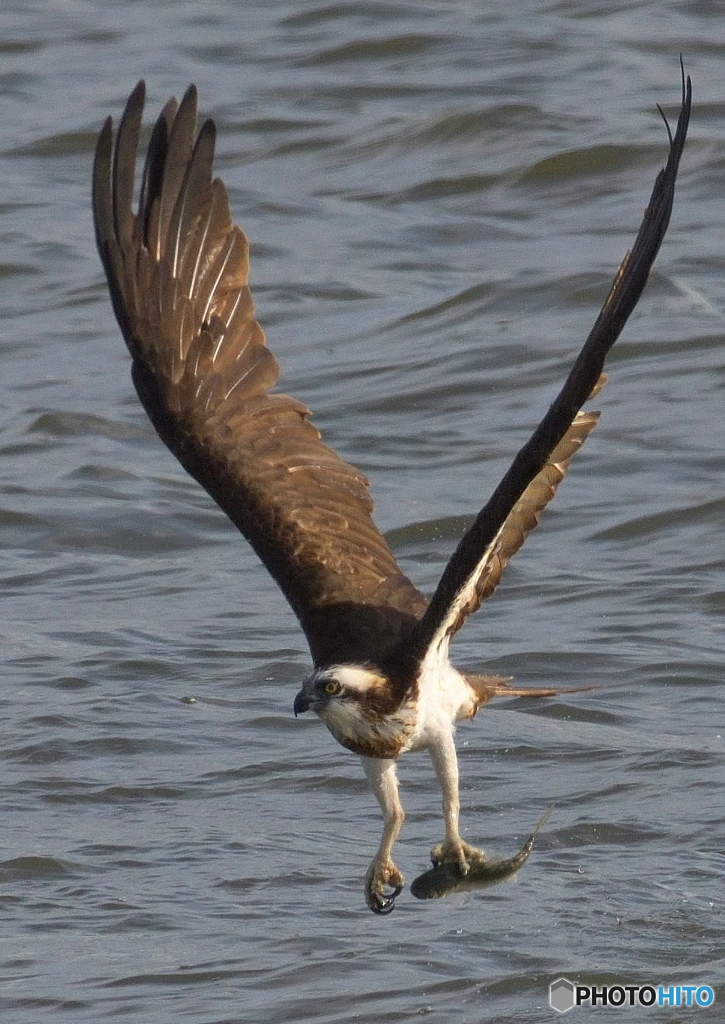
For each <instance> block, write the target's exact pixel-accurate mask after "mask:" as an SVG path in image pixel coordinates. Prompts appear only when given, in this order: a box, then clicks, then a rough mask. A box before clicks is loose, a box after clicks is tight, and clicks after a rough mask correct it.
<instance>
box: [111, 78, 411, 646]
mask: <svg viewBox="0 0 725 1024" xmlns="http://www.w3.org/2000/svg"><path fill="white" fill-rule="evenodd" d="M144 96H145V88H144V83H143V82H140V83H139V84H138V85H137V87H136V89H134V91H133V93H132V94H131V97H130V99H129V101H128V104H127V106H126V110H125V113H124V115H123V118H122V120H121V123H120V126H119V129H118V133H117V136H116V141H115V147H114V146H113V131H112V122H111V119H110V118H109V119H108V120H107V121H106V123H105V125H104V127H103V130H102V131H101V134H100V136H99V139H98V145H97V149H96V158H95V164H94V171H93V213H94V219H95V227H96V240H97V243H98V250H99V252H100V255H101V260H102V261H103V266H104V268H105V271H106V275H107V277H108V285H109V288H110V292H111V301H112V303H113V308H114V311H115V313H116V317H117V319H118V322H119V324H120V326H121V330H122V331H123V334H124V337H125V339H126V341H127V343H128V347H129V349H130V352H131V355H132V356H133V379H134V383H135V385H136V389H137V391H138V394H139V397H140V399H141V401H142V402H143V405H144V407H145V409H146V412H147V413H148V415H149V417H150V419H151V421H152V422H153V424H154V426H155V427H156V429H157V430H158V432H159V434H160V435H161V438H162V439H163V440H164V441H165V443H166V444H167V445H168V447H169V448H170V449H171V451H172V452H173V453H174V455H176V457H177V458H178V459H179V461H180V462H181V464H182V465H183V466H184V467H185V468H186V469H187V470H188V471H189V473H191V475H192V476H193V477H194V478H195V479H196V480H198V481H199V483H200V484H201V485H202V486H203V487H205V488H206V490H207V491H208V492H209V494H211V496H212V497H213V498H214V500H215V501H216V502H217V503H218V504H219V505H220V506H221V508H222V509H223V510H224V511H225V512H226V514H227V515H228V516H229V518H230V519H231V520H232V522H233V523H234V524H235V525H236V526H237V527H238V528H239V530H241V532H242V533H243V534H244V536H245V537H246V538H247V539H248V540H249V542H250V543H251V544H252V546H253V547H254V549H255V551H256V552H257V554H258V555H259V556H260V558H261V559H262V561H263V562H264V564H265V565H266V566H267V568H268V569H269V571H270V572H271V573H272V575H273V577H274V578H275V580H276V581H277V583H278V584H279V586H280V587H281V589H282V591H283V592H284V594H285V596H286V597H287V600H288V601H289V602H290V604H291V605H292V608H293V609H294V611H295V612H296V614H297V616H298V618H299V619H300V622H301V624H302V626H303V628H304V630H305V633H306V635H307V639H308V641H309V644H310V649H311V651H312V656H313V658H314V660H315V663H316V664H318V665H321V664H329V663H331V662H335V661H340V660H345V661H349V660H350V659H351V658H354V659H355V660H358V661H361V660H362V661H364V660H367V659H371V658H373V656H375V655H377V654H379V653H380V652H381V651H384V650H385V648H386V647H388V646H390V645H391V644H393V643H394V641H395V640H396V639H398V638H399V637H400V635H401V631H405V632H407V631H409V630H410V628H411V626H412V624H413V623H414V622H415V621H416V619H417V618H418V617H419V616H420V615H421V614H422V613H423V611H424V610H425V607H426V601H425V599H424V598H423V596H422V595H421V594H420V593H419V591H418V590H417V589H416V588H415V587H414V586H413V584H412V583H411V582H410V581H409V580H408V579H407V578H406V577H405V576H403V575H402V574H401V572H400V569H399V568H398V565H397V563H396V561H395V558H394V557H393V555H392V553H391V551H390V550H389V548H388V546H387V544H386V543H385V541H384V539H383V537H382V536H381V534H380V533H379V531H378V529H377V527H376V526H375V524H374V522H373V520H372V515H371V513H372V508H373V504H372V501H371V498H370V495H369V492H368V482H367V480H366V479H365V477H364V476H363V474H362V473H360V472H358V470H356V469H355V468H354V467H353V466H350V465H349V464H348V463H346V462H343V461H342V460H341V459H340V458H338V456H337V455H335V453H334V452H333V451H331V450H330V449H329V448H328V447H327V446H326V445H324V444H323V443H322V441H321V440H320V435H319V433H318V431H317V430H316V429H315V427H314V426H313V425H312V424H311V423H310V422H309V420H308V419H307V417H308V415H309V410H308V409H306V408H305V406H304V405H303V404H302V403H301V402H298V401H296V400H295V399H294V398H289V397H288V396H286V395H280V394H273V395H270V394H269V393H268V392H269V390H270V388H271V387H272V386H273V385H274V384H275V383H276V381H277V377H278V373H279V368H278V366H277V363H276V361H275V359H274V357H273V356H272V354H271V353H270V351H269V349H268V348H267V347H266V345H265V339H264V334H263V332H262V329H261V327H260V326H259V324H258V323H257V321H256V320H255V318H254V306H253V303H252V297H251V294H250V291H249V288H248V286H247V275H248V266H249V260H248V245H247V240H246V238H245V236H244V234H243V233H242V232H241V231H240V229H239V228H238V227H235V226H234V225H233V224H232V220H231V216H230V213H229V201H228V198H227V193H226V190H225V188H224V185H223V184H222V182H221V181H220V180H219V179H214V180H212V162H213V157H214V143H215V126H214V123H213V122H212V121H207V122H206V123H205V124H204V125H203V126H202V128H201V131H200V132H199V134H198V137H197V138H196V140H195V138H194V136H195V131H196V90H195V88H194V87H193V86H192V87H191V88H190V89H189V90H188V92H187V93H186V95H185V96H184V99H183V100H182V102H181V104H180V105H179V106H178V107H177V104H176V101H175V100H170V101H169V103H167V104H166V106H165V107H164V110H163V112H162V114H161V116H160V117H159V119H158V121H157V123H156V127H155V129H154V131H153V134H152V136H151V140H150V143H149V148H148V154H147V157H146V165H145V168H144V172H143V178H142V183H141V191H140V198H139V204H138V212H137V213H136V214H134V212H133V208H132V204H133V191H134V177H135V167H136V155H137V148H138V138H139V131H140V125H141V117H142V113H143V104H144Z"/></svg>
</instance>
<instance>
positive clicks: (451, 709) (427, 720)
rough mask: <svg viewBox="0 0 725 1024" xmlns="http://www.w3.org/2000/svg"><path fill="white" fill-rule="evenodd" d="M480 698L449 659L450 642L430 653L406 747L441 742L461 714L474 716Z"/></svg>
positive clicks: (462, 715) (411, 747)
mask: <svg viewBox="0 0 725 1024" xmlns="http://www.w3.org/2000/svg"><path fill="white" fill-rule="evenodd" d="M476 705H477V701H476V697H475V694H474V693H473V691H472V690H471V687H470V686H469V685H468V683H467V682H466V680H465V679H464V678H463V676H462V675H461V673H460V672H458V671H457V670H456V669H455V668H454V667H453V666H452V665H451V663H450V661H449V660H448V644H447V643H445V644H441V645H440V646H439V647H437V648H435V649H433V650H431V651H429V652H428V654H427V655H426V657H425V659H424V660H423V663H422V665H421V673H420V676H419V680H418V716H417V723H416V727H415V730H414V731H413V733H412V735H411V738H410V740H409V742H408V743H407V744H406V747H405V749H406V750H422V749H424V748H425V747H429V746H431V745H438V743H439V742H440V737H441V735H442V734H444V733H448V734H450V733H452V732H453V730H454V728H455V723H456V722H457V721H459V720H460V719H461V718H470V717H471V715H472V714H473V712H474V711H475V709H476Z"/></svg>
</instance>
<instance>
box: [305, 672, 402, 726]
mask: <svg viewBox="0 0 725 1024" xmlns="http://www.w3.org/2000/svg"><path fill="white" fill-rule="evenodd" d="M387 685H388V680H387V679H386V678H385V677H384V676H382V675H381V674H380V673H379V672H376V671H375V670H374V669H371V668H365V667H364V666H362V665H332V666H331V667H329V668H323V669H317V670H316V671H314V672H312V673H311V674H310V675H309V676H307V678H306V679H304V680H303V682H302V689H301V690H300V691H299V693H298V694H297V696H296V697H295V702H294V713H295V716H297V715H301V714H303V713H304V712H305V711H314V712H315V714H316V715H319V717H320V718H322V719H323V721H327V720H328V719H330V718H336V717H338V716H340V715H343V716H344V715H345V709H346V708H347V709H348V713H353V714H354V712H355V709H357V708H359V706H360V704H361V703H363V702H364V701H365V700H366V699H370V698H371V697H373V696H374V695H379V694H380V693H381V691H382V690H384V689H386V688H387Z"/></svg>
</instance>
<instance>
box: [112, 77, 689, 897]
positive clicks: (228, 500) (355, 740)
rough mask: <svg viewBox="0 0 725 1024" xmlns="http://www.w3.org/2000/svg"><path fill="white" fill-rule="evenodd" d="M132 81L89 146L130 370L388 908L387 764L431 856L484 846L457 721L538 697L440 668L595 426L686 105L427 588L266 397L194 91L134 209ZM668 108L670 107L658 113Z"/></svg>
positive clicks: (374, 892)
mask: <svg viewBox="0 0 725 1024" xmlns="http://www.w3.org/2000/svg"><path fill="white" fill-rule="evenodd" d="M144 98H145V86H144V83H143V82H139V84H138V85H137V86H136V88H135V89H134V90H133V92H132V93H131V96H130V98H129V100H128V103H127V104H126V108H125V112H124V114H123V116H122V118H121V121H120V124H119V126H118V131H117V132H116V136H115V142H114V137H113V124H112V120H111V118H110V117H109V118H108V119H107V121H106V123H105V124H104V126H103V129H102V131H101V133H100V135H99V138H98V144H97V147H96V154H95V162H94V169H93V216H94V222H95V232H96V241H97V244H98V250H99V253H100V256H101V260H102V262H103V267H104V269H105V272H106V276H107V278H108V287H109V289H110V294H111V302H112V304H113V310H114V312H115V314H116V318H117V320H118V323H119V325H120V327H121V331H122V332H123V335H124V338H125V339H126V343H127V345H128V348H129V350H130V353H131V357H132V361H133V362H132V375H133V382H134V385H135V387H136V390H137V392H138V396H139V398H140V400H141V402H142V404H143V406H144V408H145V410H146V412H147V413H148V416H149V418H150V420H151V422H152V423H153V425H154V427H155V428H156V430H157V431H158V433H159V435H160V436H161V439H162V440H163V441H164V442H165V443H166V445H168V447H169V448H170V449H171V451H172V452H173V453H174V455H175V456H176V457H177V459H178V460H179V461H180V462H181V464H182V466H183V467H184V468H185V469H186V470H187V471H188V472H189V473H190V474H191V475H192V476H193V477H194V478H195V479H196V480H197V481H198V482H199V483H200V484H201V485H202V487H204V488H205V489H206V490H207V491H208V492H209V494H210V495H211V497H212V498H213V499H214V500H215V501H216V502H217V504H218V505H219V506H220V507H221V509H222V510H223V511H224V512H225V513H226V514H227V515H228V516H229V518H230V519H231V521H232V522H233V523H234V525H235V526H236V527H237V528H238V529H239V530H240V531H241V532H242V533H243V534H244V536H245V537H246V538H247V540H248V541H249V543H250V544H251V545H252V547H253V548H254V550H255V551H256V552H257V554H258V555H259V557H260V558H261V560H262V562H263V563H264V564H265V566H266V567H267V569H268V570H269V572H270V573H271V574H272V576H273V577H274V579H275V580H276V582H277V584H278V586H279V587H280V589H281V590H282V592H283V594H284V595H285V597H286V598H287V600H288V601H289V603H290V605H291V606H292V608H293V610H294V612H295V614H296V615H297V618H298V619H299V621H300V624H301V626H302V629H303V630H304V632H305V636H306V638H307V641H308V644H309V647H310V652H311V655H312V663H313V668H312V671H311V672H310V674H309V675H308V676H307V677H306V678H305V679H304V680H303V681H302V686H301V689H300V691H299V693H298V694H297V696H296V697H295V700H294V712H295V714H301V713H302V712H305V711H314V712H315V713H316V714H317V715H318V716H319V718H321V719H322V721H323V722H324V723H325V725H326V726H327V727H328V729H329V730H330V732H331V733H332V735H333V736H334V737H335V739H336V740H338V742H339V743H341V744H342V745H343V746H344V747H347V748H348V749H349V750H351V751H353V752H354V753H356V754H359V755H360V757H361V760H362V764H363V768H364V770H365V774H366V775H367V778H368V779H369V781H370V784H371V787H372V789H373V792H374V793H375V796H376V797H377V799H378V801H379V803H380V807H381V810H382V814H383V833H382V838H381V840H380V845H379V847H378V849H377V852H376V853H375V856H374V857H373V859H372V862H371V864H370V867H369V869H368V871H367V874H366V876H365V898H366V902H367V905H368V906H369V907H370V909H371V910H373V911H374V912H376V913H383V914H384V913H389V912H390V911H391V910H392V909H393V908H394V906H395V899H396V897H397V896H398V895H399V893H400V891H401V889H402V886H403V876H402V874H401V872H400V871H399V870H398V868H397V867H396V866H395V864H394V862H393V859H392V849H393V845H394V843H395V841H396V839H397V837H398V833H399V832H400V828H401V825H402V822H403V818H404V812H403V808H402V805H401V802H400V798H399V795H398V782H397V776H396V761H397V759H398V758H399V757H400V756H401V754H404V753H406V752H407V751H414V750H422V749H425V750H428V751H429V753H430V756H431V759H432V762H433V766H434V769H435V773H436V775H437V778H438V781H439V784H440V787H441V793H442V803H443V819H444V823H445V837H444V839H443V841H442V842H441V843H439V844H438V845H437V846H434V847H433V850H432V851H431V857H432V859H433V862H434V864H435V863H446V862H454V863H457V864H458V865H459V868H460V871H461V872H462V873H464V874H465V873H467V872H468V871H469V869H470V868H471V866H472V865H473V864H480V863H481V862H482V860H483V858H484V856H485V855H484V854H483V851H481V850H477V849H476V848H475V847H473V846H470V845H469V844H468V843H466V842H465V841H464V840H463V839H462V838H461V834H460V831H459V791H458V761H457V757H456V748H455V743H454V731H455V725H456V722H458V721H460V720H462V719H466V718H472V717H473V716H474V715H475V713H476V712H477V710H478V709H479V708H480V707H482V706H483V705H484V704H486V703H487V702H488V701H489V700H490V699H491V698H492V697H496V696H505V697H509V696H551V695H553V694H556V693H557V692H561V691H559V690H551V689H549V690H531V689H518V688H515V687H513V686H512V685H511V680H510V679H509V678H504V677H496V676H479V675H469V674H464V673H462V672H459V671H458V670H457V669H455V668H454V667H453V666H452V664H451V662H450V660H449V654H448V651H449V645H450V642H451V639H452V638H453V636H454V635H455V633H456V632H457V631H458V630H459V629H460V627H461V626H462V625H463V623H464V622H465V620H466V619H467V617H468V616H469V615H470V614H471V613H472V612H473V611H475V610H476V609H477V608H478V607H479V605H480V604H481V602H482V601H484V600H485V599H486V598H488V597H490V595H491V594H492V593H493V591H494V590H495V588H496V586H497V585H498V582H499V579H500V578H501V574H502V572H503V570H504V567H505V566H506V564H507V562H508V560H509V559H510V558H511V556H512V555H513V554H515V552H516V551H517V550H518V549H519V548H520V547H521V545H522V544H523V542H524V540H525V538H526V536H527V534H528V533H529V531H530V530H531V529H532V528H533V527H534V526H536V524H537V522H538V520H539V517H540V515H541V513H542V511H543V509H544V508H545V506H546V505H547V504H548V502H549V501H550V500H551V498H552V497H553V495H554V493H555V491H556V489H557V487H558V485H559V484H560V483H561V481H562V479H563V477H564V475H565V473H566V471H567V469H568V467H569V461H570V459H571V458H572V456H573V455H574V453H575V452H576V451H577V449H578V448H579V447H580V445H581V444H582V443H583V442H584V440H585V439H586V438H587V436H588V434H589V432H590V431H591V430H592V429H593V427H594V426H595V424H596V423H597V420H598V417H599V414H598V413H597V412H582V411H581V408H582V406H583V404H584V403H585V402H586V400H587V399H588V398H590V397H591V396H592V394H594V393H596V391H598V389H599V388H600V387H601V386H602V384H603V383H604V379H605V378H604V377H603V375H602V366H603V363H604V358H605V356H606V354H607V352H608V351H609V349H610V348H611V346H612V345H613V344H614V342H615V341H616V339H617V337H618V336H619V334H620V332H621V330H622V328H623V327H624V324H625V322H626V320H627V318H628V317H629V315H630V313H631V312H632V310H633V309H634V306H635V305H636V303H637V300H638V299H639V297H640V294H641V293H642V289H643V288H644V286H645V283H646V281H647V277H648V274H649V271H650V268H651V266H652V263H653V261H654V259H655V256H656V255H657V252H658V250H659V247H660V244H661V242H662V239H663V237H664V234H665V231H666V229H667V225H668V222H669V219H670V212H671V210H672V203H673V198H674V189H675V179H676V176H677V170H678V165H679V161H680V156H681V154H682V150H683V147H684V143H685V136H686V134H687V126H688V121H689V116H690V105H691V85H690V79H689V77H687V79H685V74H684V69H683V71H682V106H681V110H680V114H679V119H678V122H677V127H676V130H675V134H674V137H673V135H672V133H671V132H670V129H669V125H667V121H666V120H665V124H666V125H667V131H668V135H669V141H670V150H669V157H668V159H667V163H666V166H665V167H664V168H663V169H662V170H661V171H660V173H659V175H658V177H657V180H656V182H655V185H654V189H653V191H652V195H651V198H650V202H649V205H648V206H647V209H646V212H645V214H644V219H643V221H642V224H641V226H640V229H639V233H638V235H637V238H636V240H635V242H634V245H633V247H632V249H631V250H630V251H629V252H628V253H627V255H626V256H625V258H624V260H623V262H622V264H621V265H620V267H619V269H618V270H617V273H616V275H615V277H614V281H613V283H612V286H611V288H610V291H609V294H608V295H607V298H606V299H605V302H604V305H603V307H602V310H601V312H600V313H599V316H598V317H597V320H596V322H595V324H594V326H593V328H592V330H591V333H590V334H589V337H588V338H587V340H586V342H585V343H584V346H583V348H582V349H581V351H580V353H579V355H578V356H577V358H576V361H575V362H574V365H573V368H572V370H571V372H570V373H569V376H568V377H567V379H566V381H565V383H564V385H563V387H562V389H561V391H560V392H559V394H558V396H557V397H556V398H555V400H554V402H553V404H552V405H551V407H550V408H549V410H548V412H547V413H546V415H545V416H544V418H543V419H542V420H541V422H540V423H539V425H538V426H537V427H536V429H535V430H534V432H533V434H532V436H531V438H530V439H529V440H528V441H527V442H526V444H525V445H524V446H523V447H522V448H521V450H520V451H519V452H518V454H517V455H516V456H515V458H514V460H513V462H512V464H511V466H510V468H509V469H508V471H507V472H506V473H505V474H504V477H503V479H502V480H501V482H500V483H499V485H498V486H497V487H496V489H495V490H494V492H493V494H492V496H491V498H490V499H489V501H488V503H487V504H486V505H485V506H484V508H483V509H482V510H481V511H480V512H479V514H478V516H477V517H476V519H475V521H474V522H473V524H472V525H471V527H470V528H469V529H468V530H467V531H466V533H465V534H464V536H463V537H462V539H461V541H460V543H459V545H458V547H457V549H456V550H455V551H454V553H453V555H452V556H451V559H450V561H449V562H448V564H447V566H446V568H445V570H444V572H443V575H442V577H441V579H440V582H439V583H438V586H437V587H436V590H435V593H434V594H433V596H432V598H431V599H430V600H427V599H426V597H424V595H423V594H422V593H421V592H420V591H419V590H418V589H417V588H416V587H415V585H414V584H413V583H411V581H410V580H409V579H408V578H407V577H406V576H405V575H404V574H403V573H402V572H401V570H400V567H399V566H398V564H397V562H396V560H395V557H394V555H393V554H392V552H391V551H390V548H389V547H388V545H387V543H386V542H385V539H384V538H383V536H382V534H381V533H380V531H379V530H378V528H377V527H376V525H375V523H374V521H373V518H372V509H373V503H372V500H371V498H370V494H369V490H368V481H367V480H366V478H365V477H364V476H363V474H362V473H361V472H359V471H358V470H357V469H355V467H354V466H351V465H350V464H349V463H347V462H344V461H343V460H342V459H340V458H339V457H338V456H337V455H336V454H335V453H334V452H333V451H332V450H331V449H330V448H328V447H327V446H326V445H325V444H324V443H323V441H322V440H321V437H320V434H319V432H318V431H317V430H316V429H315V427H314V426H313V424H312V423H311V421H310V419H309V416H310V411H309V409H307V408H306V407H305V406H304V405H303V403H302V402H300V401H298V400H297V399H295V398H291V397H289V396H288V395H284V394H280V393H278V392H276V391H273V390H272V389H273V387H274V385H275V383H276V381H277V377H278V374H279V367H278V365H277V362H276V360H275V358H274V356H273V355H272V354H271V352H270V350H269V349H268V348H267V347H266V344H265V337H264V333H263V331H262V328H261V327H260V326H259V323H258V322H257V320H256V318H255V313H254V305H253V302H252V296H251V293H250V290H249V286H248V269H249V246H248V243H247V239H246V237H245V235H244V234H243V232H242V231H241V229H240V228H238V227H237V226H236V225H235V224H234V223H233V222H232V219H231V215H230V210H229V200H228V196H227V192H226V189H225V187H224V184H223V183H222V182H221V181H220V179H219V178H214V177H213V160H214V145H215V136H216V129H215V125H214V122H213V121H211V120H207V121H205V122H204V124H203V125H202V127H201V129H200V131H199V132H198V134H197V133H196V121H197V93H196V89H195V87H194V86H191V87H190V88H189V89H188V90H187V92H186V94H185V96H184V98H183V99H182V101H181V103H179V104H177V102H176V100H174V99H171V100H169V102H168V103H167V104H166V106H165V107H164V108H163V110H162V112H161V115H160V116H159V118H158V120H157V122H156V125H155V127H154V129H153V132H152V134H151V138H150V141H149V145H148V151H147V154H146V160H145V165H144V169H143V175H142V178H141V185H140V192H139V197H138V204H137V208H136V212H134V208H133V200H134V191H135V189H134V181H135V171H136V159H137V149H138V143H139V133H140V128H141V119H142V114H143V106H144ZM663 116H664V115H663Z"/></svg>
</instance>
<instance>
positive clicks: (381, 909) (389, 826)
mask: <svg viewBox="0 0 725 1024" xmlns="http://www.w3.org/2000/svg"><path fill="white" fill-rule="evenodd" d="M360 760H361V761H362V764H363V768H364V769H365V774H366V775H367V777H368V781H369V783H370V785H371V786H372V789H373V792H374V793H375V796H376V797H377V799H378V803H379V804H380V808H381V810H382V812H383V835H382V838H381V839H380V846H379V847H378V850H377V853H376V854H375V856H374V857H373V859H372V861H371V862H370V867H369V868H368V870H367V873H366V875H365V902H366V903H367V905H368V906H369V907H370V909H371V910H372V911H373V913H375V914H389V913H390V912H391V911H392V910H393V908H394V907H395V900H396V897H397V896H399V895H400V891H401V890H402V888H403V883H404V881H405V880H404V878H403V875H402V874H401V872H400V871H399V870H398V869H397V868H396V866H395V864H394V863H393V860H392V857H391V856H390V854H391V851H392V849H393V844H394V843H395V840H396V839H397V838H398V834H399V832H400V829H401V826H402V824H403V820H404V818H405V811H404V810H403V805H402V804H401V802H400V797H399V796H398V778H397V775H396V771H395V761H393V760H392V759H390V758H378V757H361V758H360ZM387 885H389V886H391V887H392V889H393V891H392V892H391V893H386V892H385V887H386V886H387Z"/></svg>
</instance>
